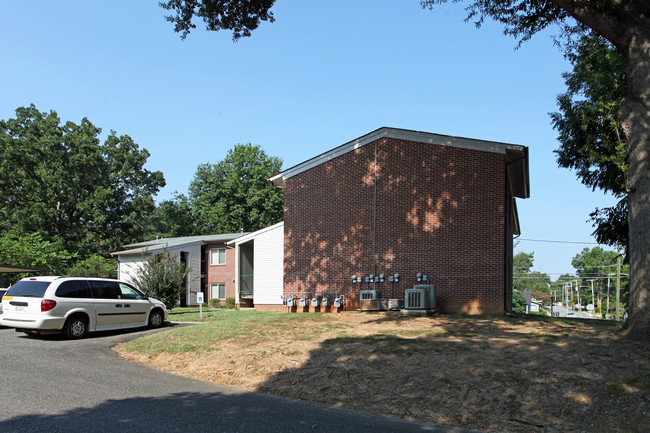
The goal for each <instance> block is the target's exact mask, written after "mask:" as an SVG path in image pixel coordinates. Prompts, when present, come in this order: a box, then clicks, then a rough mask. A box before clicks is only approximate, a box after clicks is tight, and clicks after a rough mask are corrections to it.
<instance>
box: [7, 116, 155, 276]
mask: <svg viewBox="0 0 650 433" xmlns="http://www.w3.org/2000/svg"><path fill="white" fill-rule="evenodd" d="M100 133H101V129H100V128H98V127H97V126H95V125H93V124H92V123H91V122H90V121H89V120H88V119H87V118H84V119H82V120H81V122H80V123H78V124H77V123H74V122H70V121H68V122H65V123H62V122H61V120H60V119H59V117H58V116H57V114H56V112H54V111H50V112H49V113H46V112H41V111H39V110H38V109H37V108H36V107H35V106H34V105H30V106H29V107H21V108H18V109H17V110H16V117H15V118H13V119H8V120H0V234H3V233H11V234H14V235H17V236H26V235H29V234H32V233H38V234H39V236H42V238H43V240H45V241H48V242H51V243H53V244H57V245H60V247H61V249H62V250H65V251H69V252H71V253H74V254H75V255H77V257H78V258H79V259H83V258H86V257H90V256H91V255H92V254H94V253H99V254H106V253H108V252H110V251H115V250H116V249H117V248H118V247H119V246H120V245H123V244H126V243H130V242H133V241H139V240H140V238H141V236H142V234H143V232H144V230H145V227H146V219H147V216H148V214H149V213H150V212H151V211H152V210H153V209H154V201H153V195H154V194H156V193H157V192H158V190H159V189H160V188H161V187H163V186H164V185H165V179H164V177H163V174H162V173H161V172H159V171H155V172H151V171H149V170H147V169H145V168H144V165H145V163H146V161H147V158H148V157H149V152H147V151H146V150H145V149H140V148H139V146H138V145H137V144H136V143H135V142H134V141H133V140H132V139H131V137H129V136H128V135H120V136H118V135H117V134H116V133H115V132H113V131H111V133H110V134H109V135H108V136H107V137H106V139H105V140H104V142H103V143H101V142H100V139H99V135H100ZM19 264H21V265H25V263H19Z"/></svg>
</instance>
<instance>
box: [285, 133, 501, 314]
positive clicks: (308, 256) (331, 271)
mask: <svg viewBox="0 0 650 433" xmlns="http://www.w3.org/2000/svg"><path fill="white" fill-rule="evenodd" d="M375 146H376V149H377V167H376V173H377V183H376V194H375V163H374V160H375ZM284 191H285V198H284V203H285V213H284V227H285V264H284V268H285V277H284V282H285V293H286V292H297V291H303V292H309V291H336V292H341V293H343V294H345V295H346V297H347V298H348V305H347V308H348V309H350V308H357V307H358V305H359V304H358V296H359V291H360V290H363V289H373V288H374V289H379V290H380V291H381V292H382V296H383V297H388V298H404V290H405V289H408V288H411V287H412V286H413V285H414V284H417V281H416V274H417V273H418V272H421V273H423V274H427V275H428V277H429V281H430V282H431V283H433V284H435V285H436V290H437V297H436V298H437V306H438V308H439V309H440V310H441V311H443V312H464V313H469V314H479V313H500V312H503V311H504V279H505V276H504V268H505V264H504V260H505V259H504V257H505V246H506V242H505V236H506V232H505V230H506V228H505V215H506V209H505V205H506V199H505V191H506V185H505V158H504V156H503V155H501V154H496V153H489V152H483V151H477V150H469V149H461V148H454V147H446V146H438V145H431V144H422V143H415V142H409V141H403V140H396V139H390V138H382V139H380V140H378V141H376V142H374V143H370V144H367V145H365V146H363V147H361V148H359V149H356V150H354V151H352V152H349V153H347V154H344V155H342V156H340V157H338V158H335V159H333V160H331V161H328V162H327V163H324V164H321V165H318V166H316V167H314V168H312V169H310V170H307V171H305V172H303V173H300V174H298V175H296V176H294V177H291V178H289V179H287V180H286V184H285V190H284ZM375 202H376V215H375V213H374V212H373V210H374V209H375V206H374V204H375ZM375 221H376V225H375ZM375 226H376V229H375ZM373 240H374V241H373ZM395 272H399V274H400V275H401V280H400V281H399V282H398V283H390V282H388V275H389V274H393V273H395ZM371 273H374V274H379V273H384V274H385V275H386V280H385V282H384V283H375V284H374V285H373V284H366V283H361V284H352V281H351V276H352V275H363V276H364V277H365V276H368V275H369V274H371Z"/></svg>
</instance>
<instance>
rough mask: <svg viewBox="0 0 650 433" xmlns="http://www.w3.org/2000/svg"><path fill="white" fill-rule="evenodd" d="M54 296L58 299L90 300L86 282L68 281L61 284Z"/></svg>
mask: <svg viewBox="0 0 650 433" xmlns="http://www.w3.org/2000/svg"><path fill="white" fill-rule="evenodd" d="M56 296H58V297H60V298H92V295H91V294H90V287H88V281H86V280H70V281H65V282H63V283H61V285H60V286H59V287H58V288H57V289H56Z"/></svg>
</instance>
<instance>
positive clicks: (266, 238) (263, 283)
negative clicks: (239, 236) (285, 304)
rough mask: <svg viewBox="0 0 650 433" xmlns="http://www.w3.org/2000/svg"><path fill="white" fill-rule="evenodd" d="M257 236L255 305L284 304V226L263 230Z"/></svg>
mask: <svg viewBox="0 0 650 433" xmlns="http://www.w3.org/2000/svg"><path fill="white" fill-rule="evenodd" d="M261 232H262V233H260V234H259V235H257V236H255V238H254V239H255V240H254V242H255V243H254V246H253V248H254V253H253V257H254V258H253V260H254V266H255V268H254V269H255V272H254V275H255V277H254V287H255V289H254V290H255V291H254V294H253V303H254V304H255V305H257V304H282V297H281V296H282V288H283V279H284V268H283V266H284V224H277V225H275V226H273V227H272V228H271V229H269V230H264V229H263V230H261Z"/></svg>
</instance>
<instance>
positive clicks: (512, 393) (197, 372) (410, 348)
mask: <svg viewBox="0 0 650 433" xmlns="http://www.w3.org/2000/svg"><path fill="white" fill-rule="evenodd" d="M192 314H195V315H196V316H192ZM176 317H184V318H188V319H186V320H191V321H196V319H193V317H198V310H196V312H191V311H184V312H179V316H176ZM171 320H178V319H176V318H175V317H174V316H172V317H171ZM614 325H615V326H614ZM617 326H618V324H616V323H615V322H611V321H601V320H584V319H558V318H548V317H543V316H534V317H514V318H506V317H466V316H463V317H461V316H433V317H403V316H399V315H396V314H394V313H386V314H384V313H375V314H369V313H353V312H350V313H344V314H296V313H293V314H284V313H268V312H257V311H236V312H235V311H226V310H214V311H210V315H209V317H206V318H205V319H204V320H203V323H199V324H197V325H194V326H185V327H178V328H174V329H170V330H169V331H166V332H160V333H156V334H152V335H149V336H146V337H144V338H141V339H138V340H135V341H132V342H129V343H127V344H125V345H123V346H121V347H117V348H116V350H117V351H118V352H119V353H120V354H121V355H122V356H123V357H125V358H126V359H131V360H135V361H138V362H142V363H144V364H147V365H150V366H152V367H154V368H158V369H160V370H163V371H167V372H170V373H175V374H180V375H184V376H188V377H192V378H195V379H200V380H206V381H211V382H215V383H219V384H223V385H230V386H236V387H239V388H243V389H247V390H251V391H257V392H265V393H268V394H273V395H277V396H282V397H288V398H292V399H297V400H304V401H309V402H313V403H318V404H326V405H331V406H339V407H346V408H349V409H356V410H362V411H365V412H370V413H376V414H383V415H389V416H395V417H401V418H406V419H417V420H421V421H427V422H433V423H438V424H445V425H451V426H456V427H464V428H469V429H474V430H481V431H487V432H506V433H509V432H515V433H520V432H521V433H524V432H526V433H528V432H531V433H538V432H539V433H560V432H562V433H563V432H568V431H571V432H579V433H580V432H584V433H587V432H589V433H593V432H601V431H602V432H605V431H606V432H634V433H650V346H649V345H647V344H637V343H634V342H629V341H626V340H622V339H621V338H619V336H618V333H617V330H618V327H617Z"/></svg>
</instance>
